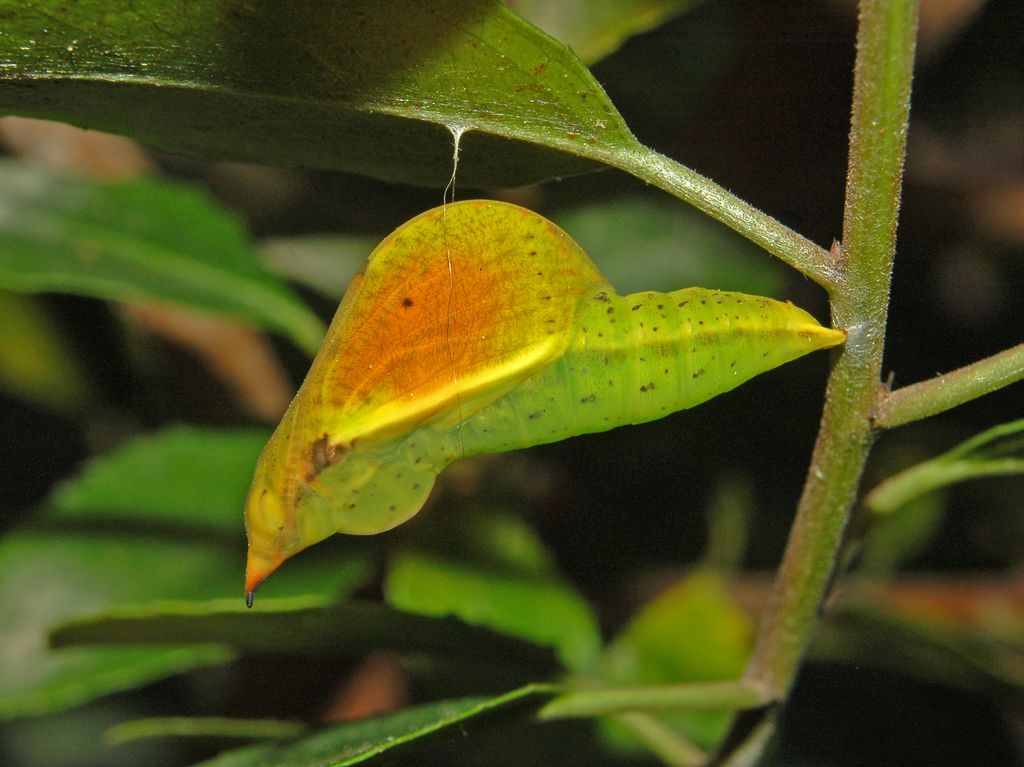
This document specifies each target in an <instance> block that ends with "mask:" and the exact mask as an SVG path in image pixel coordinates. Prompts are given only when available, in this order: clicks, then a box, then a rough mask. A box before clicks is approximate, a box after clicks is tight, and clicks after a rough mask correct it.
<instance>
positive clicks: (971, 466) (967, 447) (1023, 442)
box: [864, 419, 1024, 514]
mask: <svg viewBox="0 0 1024 767" xmlns="http://www.w3.org/2000/svg"><path fill="white" fill-rule="evenodd" d="M1022 473H1024V419H1021V420H1019V421H1010V422H1009V423H1004V424H1001V425H999V426H994V427H992V428H991V429H988V430H986V431H983V432H982V433H981V434H978V435H976V436H975V437H972V438H971V439H969V440H967V441H966V442H963V443H961V444H960V445H958V446H956V447H955V448H953V449H952V450H950V451H949V452H947V453H943V454H942V455H940V456H936V457H935V458H932V459H931V460H928V461H925V462H924V463H920V464H918V465H917V466H913V467H911V468H909V469H906V470H905V471H901V472H900V473H899V474H896V475H894V476H892V477H890V478H889V479H887V480H885V481H884V482H882V483H881V484H880V485H878V486H877V487H875V489H874V490H872V491H871V492H870V493H869V494H868V496H867V498H865V499H864V504H865V505H866V506H867V507H868V508H869V509H871V510H872V511H874V512H875V513H876V514H889V513H891V512H893V511H896V510H898V509H900V508H902V507H903V506H905V505H906V504H908V503H909V502H911V501H912V500H914V499H915V498H918V497H920V496H922V495H924V494H925V493H930V492H932V491H934V490H938V489H940V488H943V487H947V486H949V485H952V484H956V483H958V482H965V481H967V480H970V479H979V478H981V477H993V476H1000V475H1010V474H1022Z"/></svg>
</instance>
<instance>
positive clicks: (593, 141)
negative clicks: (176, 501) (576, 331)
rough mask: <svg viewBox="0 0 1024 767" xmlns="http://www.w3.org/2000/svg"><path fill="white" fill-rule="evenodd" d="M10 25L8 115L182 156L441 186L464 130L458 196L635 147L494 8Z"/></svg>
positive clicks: (49, 1) (310, 6) (137, 8)
mask: <svg viewBox="0 0 1024 767" xmlns="http://www.w3.org/2000/svg"><path fill="white" fill-rule="evenodd" d="M0 18H3V20H4V35H3V36H2V37H0V60H2V61H3V62H4V63H5V66H4V67H3V69H2V70H0V109H2V110H3V111H7V112H12V113H18V114H23V115H29V116H37V117H48V118H51V119H60V120H64V121H66V122H71V123H75V124H79V125H85V126H88V127H91V128H98V129H102V130H108V131H112V132H114V133H124V134H127V135H130V136H133V137H134V138H137V139H139V140H141V141H143V142H145V143H148V144H153V145H155V146H159V147H162V148H165V149H170V150H172V151H177V152H183V153H188V154H203V155H207V156H213V157H217V158H227V159H239V160H256V161H259V162H264V163H273V164H279V165H296V164H298V165H306V166H310V167H316V168H326V169H332V170H344V171H350V172H357V173H363V174H367V175H372V176H377V177H379V178H383V179H385V180H389V181H407V182H413V183H421V184H428V185H431V186H441V185H443V184H444V183H445V182H446V181H447V179H448V177H449V175H450V174H451V157H452V140H451V134H450V130H449V129H450V128H454V127H456V126H459V127H462V128H465V129H468V130H471V131H473V132H472V133H470V134H468V135H467V137H466V139H465V141H464V142H463V152H464V154H463V158H462V162H461V163H460V175H459V181H460V183H462V184H464V185H470V186H474V185H484V186H492V185H516V184H522V183H526V182H529V181H536V180H540V179H543V178H550V177H553V176H561V175H566V174H569V173H575V172H581V171H584V170H589V169H594V168H595V167H596V166H595V165H594V164H593V163H591V162H587V161H582V160H580V159H579V155H581V154H589V155H590V156H595V154H594V150H595V149H608V148H610V147H626V146H633V145H634V144H635V139H634V138H633V137H632V135H631V134H630V132H629V130H628V129H627V128H626V126H625V124H624V122H623V121H622V118H621V117H620V116H619V114H618V113H617V112H616V111H615V108H614V107H613V106H612V105H611V103H610V102H609V100H608V98H607V96H606V95H605V94H604V91H603V90H602V89H601V87H600V86H599V85H598V84H597V82H596V80H594V78H593V76H591V74H590V72H589V71H588V70H587V69H586V67H584V66H583V64H582V63H581V62H580V61H579V59H577V58H576V56H575V55H574V54H573V53H572V52H571V51H570V50H569V49H568V48H566V47H565V46H564V45H562V44H561V43H558V42H556V41H555V40H552V39H551V38H549V37H548V36H547V35H545V34H543V33H542V32H540V31H539V30H538V29H536V28H535V27H533V26H531V25H530V24H528V23H526V22H525V21H523V20H522V19H521V18H519V17H518V16H516V15H515V14H513V13H512V12H511V11H509V10H508V9H507V8H505V7H504V6H503V5H502V4H500V3H498V2H497V1H496V0H432V1H431V2H421V0H354V1H350V2H344V3H338V2H332V1H331V0H313V1H312V2H304V3H298V4H295V3H287V4H276V3H251V2H241V0H233V2H228V3H224V2H221V1H220V0H132V1H131V2H129V0H118V1H116V2H108V3H104V4H103V6H102V11H99V10H98V9H97V6H95V5H93V4H90V3H85V4H79V3H66V2H63V0H31V1H30V2H25V0H0ZM494 137H501V138H503V139H515V140H516V143H515V144H509V143H508V142H506V141H502V140H497V139H495V138H494ZM552 150H556V151H552Z"/></svg>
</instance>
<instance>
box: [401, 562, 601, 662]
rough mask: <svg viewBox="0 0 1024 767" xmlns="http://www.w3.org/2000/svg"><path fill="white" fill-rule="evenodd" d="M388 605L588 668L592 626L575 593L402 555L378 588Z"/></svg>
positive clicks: (593, 645) (593, 646)
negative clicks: (491, 633)
mask: <svg viewBox="0 0 1024 767" xmlns="http://www.w3.org/2000/svg"><path fill="white" fill-rule="evenodd" d="M384 591H385V595H386V597H387V600H388V602H389V603H391V604H392V605H394V606H396V607H399V608H401V609H403V610H409V611H410V612H415V613H420V614H422V615H436V616H441V615H455V616H457V617H459V618H460V619H462V620H464V621H466V622H467V623H470V624H473V625H478V626H486V627H487V628H489V629H493V630H495V631H500V632H502V633H504V634H508V635H510V636H514V637H519V638H521V639H525V640H527V641H529V642H533V643H536V644H540V645H545V646H550V647H554V648H555V649H556V650H557V652H558V655H559V657H560V658H561V660H562V662H563V663H564V664H565V665H566V667H568V668H571V669H576V670H581V669H586V668H588V667H590V666H591V665H593V663H594V660H595V658H596V656H597V653H598V651H599V649H600V642H601V639H600V634H599V632H598V628H597V621H596V620H595V618H594V615H593V613H592V612H591V610H590V606H589V605H588V604H587V603H586V601H584V600H583V598H582V597H581V596H580V595H579V594H577V593H576V592H575V591H573V590H572V589H570V588H569V587H568V586H566V585H565V584H563V583H559V582H556V581H553V580H550V579H537V578H528V577H523V576H519V575H510V574H503V573H498V572H494V571H493V570H490V569H487V570H485V569H482V568H478V567H473V566H470V565H465V564H462V563H457V562H453V561H451V560H442V559H439V558H435V557H432V556H426V555H423V554H418V553H412V552H405V553H402V554H399V555H398V556H396V557H394V558H393V560H392V562H391V565H390V567H389V568H388V573H387V578H386V580H385V584H384Z"/></svg>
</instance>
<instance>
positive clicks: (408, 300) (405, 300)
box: [402, 296, 412, 309]
mask: <svg viewBox="0 0 1024 767" xmlns="http://www.w3.org/2000/svg"><path fill="white" fill-rule="evenodd" d="M402 306H404V307H405V308H406V309H408V308H409V307H410V306H412V299H411V298H409V296H406V297H405V298H403V299H402Z"/></svg>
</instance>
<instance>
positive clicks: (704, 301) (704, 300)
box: [700, 298, 708, 306]
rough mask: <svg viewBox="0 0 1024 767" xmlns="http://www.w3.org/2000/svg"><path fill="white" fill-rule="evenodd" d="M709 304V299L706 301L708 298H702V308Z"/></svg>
mask: <svg viewBox="0 0 1024 767" xmlns="http://www.w3.org/2000/svg"><path fill="white" fill-rule="evenodd" d="M707 302H708V301H707V299H706V298H702V299H701V300H700V305H701V306H704V305H705V304H706V303H707Z"/></svg>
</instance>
